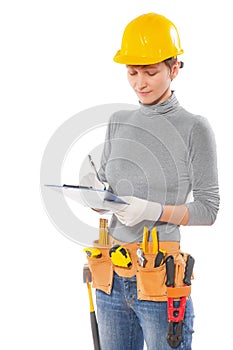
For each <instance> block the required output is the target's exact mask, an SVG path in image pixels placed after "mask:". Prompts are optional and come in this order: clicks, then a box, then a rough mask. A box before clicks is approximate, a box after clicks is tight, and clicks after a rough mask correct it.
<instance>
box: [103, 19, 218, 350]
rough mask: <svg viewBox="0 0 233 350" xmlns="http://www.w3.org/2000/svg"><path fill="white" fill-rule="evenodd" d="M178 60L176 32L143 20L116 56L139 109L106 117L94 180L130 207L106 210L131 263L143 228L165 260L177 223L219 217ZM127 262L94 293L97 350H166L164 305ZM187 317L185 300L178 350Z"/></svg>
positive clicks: (211, 160)
mask: <svg viewBox="0 0 233 350" xmlns="http://www.w3.org/2000/svg"><path fill="white" fill-rule="evenodd" d="M182 53H183V50H182V48H181V46H180V39H179V34H178V32H177V29H176V27H175V25H174V24H173V23H172V22H171V21H170V20H168V19H167V18H165V17H163V16H161V15H158V14H155V13H149V14H145V15H142V16H139V17H137V18H135V19H134V20H133V21H131V22H130V23H129V24H128V25H127V26H126V28H125V31H124V35H123V38H122V47H121V49H120V50H119V51H118V52H117V53H116V55H115V57H114V61H115V62H117V63H121V64H125V65H126V69H127V74H128V80H129V83H130V85H131V86H132V88H133V89H134V91H135V93H136V95H137V97H138V99H139V104H140V106H139V109H137V110H135V111H119V112H117V113H115V114H114V115H113V116H112V117H111V118H110V121H109V125H108V129H107V135H106V142H105V147H104V151H103V155H102V161H101V168H100V170H99V176H100V178H101V180H102V181H105V182H107V183H108V184H109V186H110V188H111V190H112V191H113V192H114V193H116V194H117V195H118V196H121V197H123V199H124V200H125V201H126V202H127V203H128V205H118V206H117V205H113V212H114V215H113V218H112V221H111V224H110V228H109V231H110V235H111V237H112V244H115V243H120V244H121V245H124V244H126V247H127V248H128V249H129V251H130V254H131V255H132V256H133V255H134V254H135V249H136V248H135V245H134V242H142V239H143V228H144V227H145V226H146V227H148V229H149V230H151V229H152V228H153V227H154V226H155V227H156V228H157V233H158V240H159V245H160V247H161V248H163V249H164V250H165V251H166V252H167V254H168V252H171V251H172V249H173V250H174V251H179V242H180V230H179V226H180V225H212V224H213V223H214V221H215V219H216V215H217V212H218V207H219V194H218V180H217V164H216V150H215V141H214V135H213V133H212V131H211V128H210V126H209V124H208V122H207V120H206V119H205V118H203V117H201V116H197V115H193V114H191V113H189V112H187V111H186V110H185V109H184V108H182V107H181V106H180V104H179V102H178V100H177V99H176V96H175V94H174V92H173V91H172V90H171V82H172V80H173V79H174V78H176V76H177V75H178V73H179V69H180V68H182V66H183V63H182V62H180V61H179V60H178V56H179V55H180V54H182ZM191 191H192V193H193V200H191V199H189V195H190V193H191ZM174 255H175V254H174ZM145 257H147V258H150V255H149V254H148V256H146V254H145ZM177 257H179V258H178V260H179V259H181V254H180V251H179V252H178V254H177V255H176V258H177ZM132 260H133V259H132ZM178 260H177V261H178ZM180 261H181V260H180ZM134 264H136V263H135V261H133V268H132V267H131V268H130V269H127V268H124V267H123V268H122V269H121V268H119V267H118V268H117V267H115V269H114V271H115V272H114V276H113V283H112V286H111V290H109V291H108V293H106V291H103V288H101V287H100V288H98V286H97V291H96V292H97V312H98V323H99V332H100V342H101V349H102V350H141V349H143V343H144V340H145V342H146V344H147V348H148V349H149V350H167V349H171V346H170V345H171V344H170V345H169V343H168V342H167V339H166V336H167V332H168V322H167V302H166V300H167V298H166V296H165V295H162V294H161V295H159V294H158V295H157V296H155V297H152V298H150V297H148V296H147V297H145V298H144V297H143V296H142V297H140V298H139V292H140V291H141V290H139V287H138V285H137V284H138V283H139V278H138V276H137V278H136V276H135V275H136V274H137V271H138V270H135V269H134ZM179 266H182V264H181V265H179ZM145 269H146V266H145ZM148 270H149V269H148ZM143 271H146V270H143ZM152 273H153V272H152ZM182 280H183V279H182ZM143 283H144V282H143ZM101 289H102V290H101ZM193 317H194V314H193V306H192V300H191V298H190V296H189V297H187V301H186V309H185V318H184V322H183V330H182V338H183V339H182V342H181V343H180V344H179V345H178V347H176V348H177V349H186V350H189V349H191V342H192V333H193ZM174 332H175V330H174Z"/></svg>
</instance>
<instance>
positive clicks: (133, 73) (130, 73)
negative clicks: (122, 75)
mask: <svg viewBox="0 0 233 350" xmlns="http://www.w3.org/2000/svg"><path fill="white" fill-rule="evenodd" d="M128 74H129V75H136V74H137V72H128Z"/></svg>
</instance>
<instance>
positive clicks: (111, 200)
mask: <svg viewBox="0 0 233 350" xmlns="http://www.w3.org/2000/svg"><path fill="white" fill-rule="evenodd" d="M45 186H46V187H48V188H49V189H51V190H53V191H56V192H58V193H60V194H63V195H64V196H65V197H68V198H71V199H73V200H74V201H76V202H78V203H79V204H81V205H83V206H85V207H90V208H95V209H106V210H111V211H112V210H114V209H116V210H117V209H118V210H120V209H121V208H122V207H125V205H128V203H126V202H125V201H124V200H122V199H121V198H120V197H118V196H116V195H115V194H114V193H112V192H110V191H108V190H98V189H95V188H92V187H85V186H73V185H63V186H61V185H49V184H46V185H45Z"/></svg>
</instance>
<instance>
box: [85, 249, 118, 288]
mask: <svg viewBox="0 0 233 350" xmlns="http://www.w3.org/2000/svg"><path fill="white" fill-rule="evenodd" d="M108 252H109V247H108V248H101V253H102V256H101V257H100V258H94V259H91V258H88V266H89V268H90V270H91V274H92V286H93V288H96V289H100V290H102V291H103V292H105V293H107V294H111V290H112V283H113V265H112V262H111V260H110V258H109V254H108Z"/></svg>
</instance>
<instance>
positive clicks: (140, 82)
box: [136, 74, 147, 91]
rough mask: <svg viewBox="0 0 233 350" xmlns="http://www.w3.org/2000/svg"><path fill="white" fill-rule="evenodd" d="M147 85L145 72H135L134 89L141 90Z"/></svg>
mask: <svg viewBox="0 0 233 350" xmlns="http://www.w3.org/2000/svg"><path fill="white" fill-rule="evenodd" d="M146 87H147V82H146V77H145V74H137V81H136V89H137V90H138V91H141V90H143V89H145V88H146Z"/></svg>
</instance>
